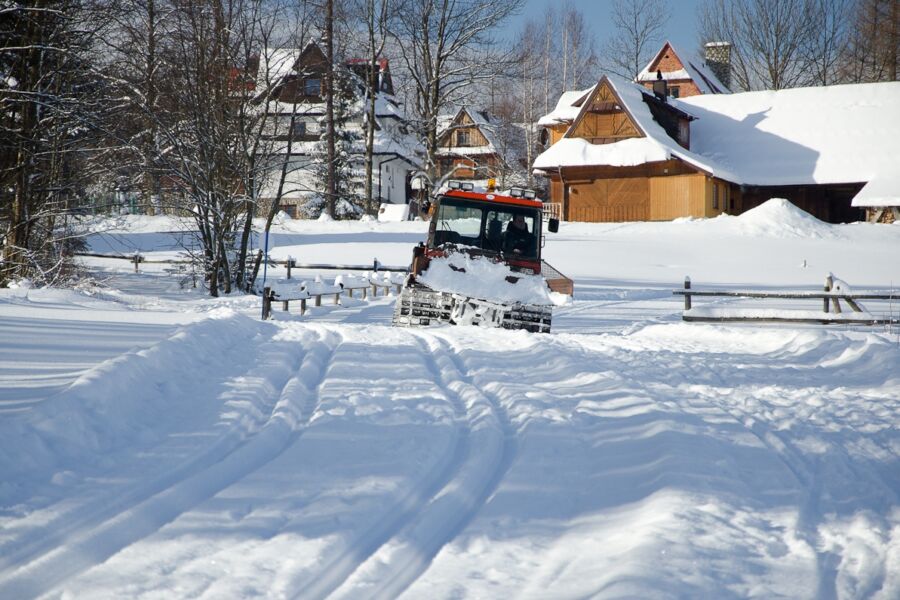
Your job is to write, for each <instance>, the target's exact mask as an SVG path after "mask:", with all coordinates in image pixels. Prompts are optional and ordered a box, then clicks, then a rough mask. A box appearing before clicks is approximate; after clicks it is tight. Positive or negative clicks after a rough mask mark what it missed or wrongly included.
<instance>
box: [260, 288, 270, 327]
mask: <svg viewBox="0 0 900 600" xmlns="http://www.w3.org/2000/svg"><path fill="white" fill-rule="evenodd" d="M262 302H263V305H262V318H263V321H265V320H266V319H268V318H269V317H271V316H272V288H270V287H268V286H267V287H264V288H263V297H262Z"/></svg>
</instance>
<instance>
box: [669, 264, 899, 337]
mask: <svg viewBox="0 0 900 600" xmlns="http://www.w3.org/2000/svg"><path fill="white" fill-rule="evenodd" d="M672 293H673V294H674V295H676V296H684V312H683V313H682V319H683V320H684V321H702V322H723V321H770V322H790V323H823V324H827V323H853V324H857V325H896V324H900V317H895V316H893V314H890V315H889V316H887V317H879V316H875V315H873V314H872V313H870V312H869V311H867V310H866V309H865V308H864V307H863V306H862V305H860V304H859V302H858V301H859V300H887V301H890V302H892V303H893V302H895V301H896V302H898V308H900V293H898V292H894V291H889V292H881V291H864V292H852V291H850V290H849V289H848V287H847V286H846V284H844V283H843V282H842V281H840V280H835V279H834V278H833V277H832V276H831V275H829V276H828V277H827V278H826V279H825V285H824V286H823V288H822V291H821V292H818V291H789V292H768V291H758V290H740V291H735V290H723V291H718V290H695V289H692V288H691V279H690V277H685V279H684V289H681V290H674V291H673V292H672ZM695 296H700V297H725V298H752V299H776V300H822V310H821V311H817V310H803V309H796V308H791V309H787V310H777V309H775V310H773V309H771V308H769V309H745V308H720V307H715V308H708V307H699V308H695V307H694V306H693V302H692V299H693V297H695ZM842 302H843V303H844V304H846V306H847V307H848V308H849V309H850V310H849V311H844V310H843V309H842V307H841V303H842ZM891 312H893V311H891Z"/></svg>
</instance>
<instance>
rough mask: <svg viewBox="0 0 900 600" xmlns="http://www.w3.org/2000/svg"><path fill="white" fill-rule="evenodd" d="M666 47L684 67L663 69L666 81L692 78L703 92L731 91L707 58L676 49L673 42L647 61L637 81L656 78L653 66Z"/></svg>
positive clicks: (720, 92)
mask: <svg viewBox="0 0 900 600" xmlns="http://www.w3.org/2000/svg"><path fill="white" fill-rule="evenodd" d="M666 47H668V48H669V50H670V51H671V52H672V53H673V54H675V57H676V58H677V59H678V62H680V63H681V65H682V66H683V67H684V68H682V69H677V70H675V71H661V74H662V77H663V79H665V80H666V81H675V80H683V79H690V80H692V81H693V82H694V83H695V84H696V85H697V88H698V89H699V90H700V93H701V94H727V93H729V89H728V88H727V87H726V86H725V84H723V83H722V82H721V81H719V78H718V77H716V74H715V73H713V71H712V69H710V68H709V65H707V64H706V61H705V60H703V59H701V58H699V57H698V56H696V55H694V54H691V53H688V52H682V51H681V50H678V49H676V48H675V46H674V45H673V44H672V43H671V42H666V43H665V44H663V46H662V48H660V50H659V52H657V53H656V55H655V56H654V57H653V58H652V59H651V60H650V62H649V63H647V66H645V67H644V69H643V70H642V71H641V72H640V73H638V76H637V81H655V80H656V69H653V68H652V66H653V64H654V63H656V62H657V61H658V60H659V57H660V55H661V54H662V53H663V52H664V51H665V50H666Z"/></svg>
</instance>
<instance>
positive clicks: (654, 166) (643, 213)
mask: <svg viewBox="0 0 900 600" xmlns="http://www.w3.org/2000/svg"><path fill="white" fill-rule="evenodd" d="M666 47H668V48H670V49H671V46H670V45H668V44H667V46H666ZM666 47H664V48H663V50H662V51H661V53H663V54H661V55H659V56H663V57H664V56H665V54H664V52H665V51H666ZM670 56H671V55H670ZM652 65H653V61H651V63H650V66H652ZM688 72H689V71H688ZM662 73H663V71H662V69H660V74H662ZM667 73H669V79H666V78H665V77H661V78H660V77H656V78H655V81H650V82H649V84H650V86H649V87H645V86H644V85H643V83H645V82H644V81H643V79H642V78H641V77H639V80H640V83H634V82H630V81H626V80H623V79H620V78H617V77H612V76H604V77H603V78H602V79H601V80H600V81H599V82H598V83H597V84H596V85H595V86H593V87H592V88H590V89H587V90H581V91H576V92H566V93H565V94H563V95H562V97H561V98H560V100H559V103H558V104H557V106H556V108H555V109H554V110H553V111H552V112H551V113H549V114H547V115H545V116H544V117H542V118H541V120H540V121H539V123H540V125H542V126H543V127H544V139H545V143H546V144H547V145H549V147H548V149H547V150H546V151H545V152H544V153H543V154H541V155H540V156H538V157H537V159H536V160H535V162H534V169H535V173H537V174H540V175H544V176H546V177H548V178H549V179H550V191H551V193H550V200H551V201H553V202H559V203H561V204H562V210H563V215H564V218H566V219H567V220H570V221H591V222H605V221H648V220H650V221H655V220H671V219H676V218H680V217H714V216H717V215H720V214H723V213H728V214H740V213H742V212H744V211H746V210H749V209H751V208H753V207H755V206H758V205H760V204H762V203H763V202H765V201H766V200H768V199H769V198H786V199H788V200H790V201H791V202H792V203H794V204H795V205H797V206H798V207H800V208H802V209H803V210H805V211H807V212H809V213H811V214H813V215H814V216H816V217H818V218H819V219H822V220H824V221H828V222H848V221H857V220H860V219H863V218H866V217H867V216H868V218H869V219H872V220H876V219H884V220H892V219H894V218H900V214H898V207H900V82H890V83H870V84H857V85H838V86H828V87H815V88H797V89H789V90H779V91H762V92H747V93H740V94H727V93H722V94H718V93H714V94H700V95H693V96H690V97H685V96H686V95H687V94H684V93H681V94H680V95H681V98H679V99H675V98H672V97H671V96H670V94H669V89H668V86H669V83H670V82H677V83H679V84H680V85H683V82H682V81H681V79H679V78H677V77H672V72H671V71H667ZM677 75H681V73H677ZM653 90H655V92H654V91H653Z"/></svg>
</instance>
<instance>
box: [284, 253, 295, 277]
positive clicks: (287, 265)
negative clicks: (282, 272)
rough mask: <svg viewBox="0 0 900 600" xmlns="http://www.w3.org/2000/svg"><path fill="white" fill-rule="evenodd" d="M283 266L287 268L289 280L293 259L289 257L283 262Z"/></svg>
mask: <svg viewBox="0 0 900 600" xmlns="http://www.w3.org/2000/svg"><path fill="white" fill-rule="evenodd" d="M285 266H286V267H287V278H288V279H290V278H291V267H293V266H294V259H293V258H291V257H290V256H288V257H287V260H286V261H285Z"/></svg>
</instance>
